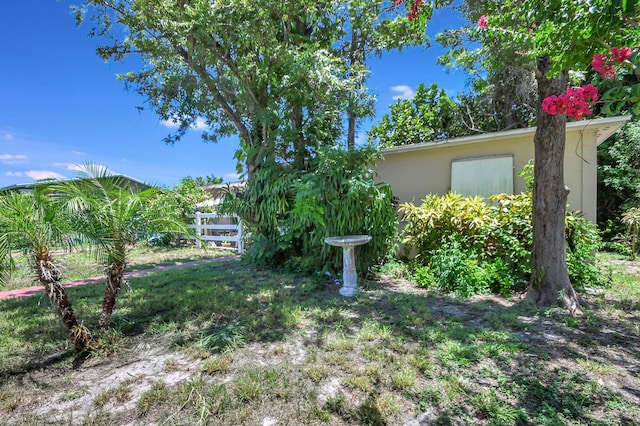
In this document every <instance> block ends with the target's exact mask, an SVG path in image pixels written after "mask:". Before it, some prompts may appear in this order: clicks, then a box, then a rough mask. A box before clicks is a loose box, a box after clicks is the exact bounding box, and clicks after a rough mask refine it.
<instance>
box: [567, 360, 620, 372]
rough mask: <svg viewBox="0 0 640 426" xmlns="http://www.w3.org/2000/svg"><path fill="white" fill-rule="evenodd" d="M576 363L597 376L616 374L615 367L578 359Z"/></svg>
mask: <svg viewBox="0 0 640 426" xmlns="http://www.w3.org/2000/svg"><path fill="white" fill-rule="evenodd" d="M576 363H577V364H578V365H579V366H580V367H582V368H584V369H585V370H587V371H591V372H593V373H596V374H599V375H608V374H614V373H615V372H616V369H615V367H613V366H612V365H609V364H603V363H601V362H598V361H593V360H590V359H587V358H578V359H576Z"/></svg>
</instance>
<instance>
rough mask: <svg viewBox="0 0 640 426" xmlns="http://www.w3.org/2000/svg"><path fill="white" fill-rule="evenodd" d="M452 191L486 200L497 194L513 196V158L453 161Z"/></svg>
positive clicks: (498, 157) (477, 158) (502, 156)
mask: <svg viewBox="0 0 640 426" xmlns="http://www.w3.org/2000/svg"><path fill="white" fill-rule="evenodd" d="M451 191H452V192H457V193H458V194H462V195H465V196H475V195H479V196H481V197H484V198H485V199H488V198H489V197H490V196H491V195H495V194H502V193H506V194H513V156H511V155H500V156H495V157H475V158H463V159H460V160H453V161H452V162H451Z"/></svg>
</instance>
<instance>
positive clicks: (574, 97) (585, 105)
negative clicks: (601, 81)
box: [542, 84, 598, 120]
mask: <svg viewBox="0 0 640 426" xmlns="http://www.w3.org/2000/svg"><path fill="white" fill-rule="evenodd" d="M597 100H598V89H597V88H596V87H595V86H593V85H591V84H587V85H586V86H583V87H578V88H577V89H572V88H569V89H567V90H566V92H565V93H563V94H562V95H560V96H556V95H551V96H548V97H546V98H544V100H543V101H542V109H543V110H544V111H545V112H546V113H547V114H551V115H556V114H565V115H567V116H568V117H571V118H574V119H576V120H581V119H583V118H584V117H585V115H589V114H591V113H593V111H591V109H590V104H592V103H593V102H595V101H597Z"/></svg>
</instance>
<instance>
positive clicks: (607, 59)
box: [591, 53, 616, 78]
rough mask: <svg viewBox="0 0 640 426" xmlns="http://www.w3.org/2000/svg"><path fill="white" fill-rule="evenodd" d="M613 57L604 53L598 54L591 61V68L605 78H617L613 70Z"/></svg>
mask: <svg viewBox="0 0 640 426" xmlns="http://www.w3.org/2000/svg"><path fill="white" fill-rule="evenodd" d="M612 59H613V58H612V57H611V56H609V55H606V54H603V53H596V54H595V55H593V59H592V60H591V66H592V67H593V69H594V70H596V71H597V72H599V73H600V74H601V75H602V76H603V77H604V78H614V77H615V76H616V73H615V71H614V70H613V61H612Z"/></svg>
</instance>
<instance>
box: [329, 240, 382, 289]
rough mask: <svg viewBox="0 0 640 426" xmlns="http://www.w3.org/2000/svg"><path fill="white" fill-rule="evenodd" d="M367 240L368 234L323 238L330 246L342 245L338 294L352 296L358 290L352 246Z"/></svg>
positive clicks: (364, 242)
mask: <svg viewBox="0 0 640 426" xmlns="http://www.w3.org/2000/svg"><path fill="white" fill-rule="evenodd" d="M369 241H371V236H369V235H345V236H342V237H329V238H325V239H324V242H325V243H327V244H329V245H330V246H336V247H342V288H341V289H340V294H341V295H343V296H346V297H352V296H355V295H356V294H357V293H358V291H359V290H358V273H357V272H356V255H355V250H354V248H355V247H356V246H359V245H362V244H366V243H368V242H369Z"/></svg>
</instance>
